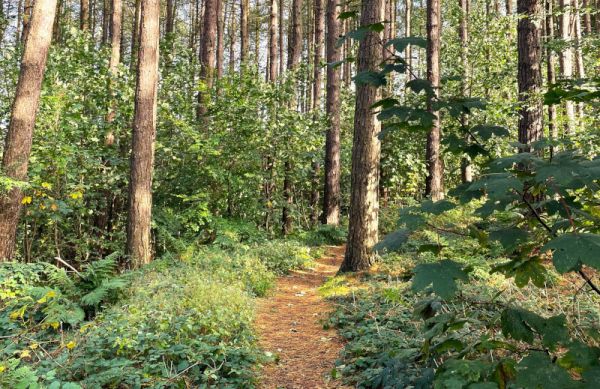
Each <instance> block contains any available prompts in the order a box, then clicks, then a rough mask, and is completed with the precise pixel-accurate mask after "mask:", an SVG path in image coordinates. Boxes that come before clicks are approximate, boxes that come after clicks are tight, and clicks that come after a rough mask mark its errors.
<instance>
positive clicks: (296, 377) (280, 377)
mask: <svg viewBox="0 0 600 389" xmlns="http://www.w3.org/2000/svg"><path fill="white" fill-rule="evenodd" d="M343 256H344V248H343V247H330V248H328V250H327V253H326V255H325V256H324V257H323V258H321V259H319V260H318V261H317V263H316V266H315V268H314V269H311V270H305V271H295V272H293V273H291V274H289V275H288V276H284V277H281V278H279V279H278V281H277V287H276V290H275V294H274V295H273V296H271V297H269V298H266V299H262V300H261V301H260V302H259V304H258V314H257V317H256V329H257V331H258V334H259V344H260V346H261V347H262V348H263V349H264V350H266V351H270V352H272V353H273V354H274V355H277V356H278V357H279V360H278V362H277V363H272V364H269V365H267V366H265V367H264V369H263V371H262V374H261V385H260V387H261V388H269V389H272V388H286V389H292V388H293V389H297V388H298V389H299V388H302V389H304V388H310V389H313V388H343V387H344V386H343V385H341V383H340V382H337V381H333V380H331V378H330V377H329V373H330V371H331V369H332V368H333V367H334V362H335V360H336V358H337V357H338V353H339V352H340V350H341V349H342V342H341V340H340V338H339V337H338V336H337V334H336V332H335V330H325V329H323V324H322V323H323V321H324V320H325V319H326V318H327V315H328V313H329V312H330V311H331V310H332V307H331V306H330V304H329V303H328V302H327V301H326V300H324V299H323V298H322V297H321V296H319V295H318V293H317V290H318V288H319V286H321V285H322V284H323V283H324V282H325V281H326V280H327V278H328V277H331V276H333V275H335V273H336V272H337V270H338V268H339V265H340V263H341V262H342V259H343Z"/></svg>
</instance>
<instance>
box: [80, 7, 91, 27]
mask: <svg viewBox="0 0 600 389" xmlns="http://www.w3.org/2000/svg"><path fill="white" fill-rule="evenodd" d="M79 7H80V10H79V28H80V29H81V30H82V31H88V30H89V29H90V0H81V2H80V5H79Z"/></svg>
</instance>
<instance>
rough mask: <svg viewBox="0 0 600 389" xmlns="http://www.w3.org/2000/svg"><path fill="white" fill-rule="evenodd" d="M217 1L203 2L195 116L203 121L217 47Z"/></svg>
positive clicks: (211, 82) (207, 0)
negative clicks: (198, 82) (198, 89)
mask: <svg viewBox="0 0 600 389" xmlns="http://www.w3.org/2000/svg"><path fill="white" fill-rule="evenodd" d="M218 2H219V0H205V2H204V20H203V23H202V39H201V40H200V81H201V82H202V86H201V90H200V92H198V108H197V111H196V116H197V118H198V119H203V118H204V117H205V115H206V112H207V111H208V99H209V96H210V90H211V88H212V85H213V78H214V73H215V50H216V46H217V24H218V4H217V3H218Z"/></svg>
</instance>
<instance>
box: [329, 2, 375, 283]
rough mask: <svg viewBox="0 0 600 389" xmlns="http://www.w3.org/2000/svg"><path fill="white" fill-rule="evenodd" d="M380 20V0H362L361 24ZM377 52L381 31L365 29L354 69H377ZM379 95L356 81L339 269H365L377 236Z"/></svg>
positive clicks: (369, 263) (370, 262) (369, 86)
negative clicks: (346, 215) (376, 110)
mask: <svg viewBox="0 0 600 389" xmlns="http://www.w3.org/2000/svg"><path fill="white" fill-rule="evenodd" d="M382 20H383V0H363V2H362V12H361V26H369V25H372V24H374V23H379V22H381V21H382ZM381 54H382V50H381V34H380V33H376V32H374V31H369V32H367V33H366V36H365V38H364V39H363V40H361V42H360V45H359V50H358V64H357V65H358V68H357V72H359V73H360V72H366V71H376V70H378V67H379V64H380V63H381V60H382V56H381ZM379 97H380V93H379V88H377V87H375V86H373V85H370V84H364V83H360V84H357V85H356V108H355V115H354V140H353V147H352V176H351V193H350V219H349V229H348V243H347V246H346V254H345V256H344V262H343V263H342V265H341V267H340V271H359V270H365V269H367V268H369V267H370V266H371V265H372V264H373V260H374V254H373V252H372V250H373V246H374V245H375V243H377V239H378V212H379V198H378V188H379V157H380V148H381V145H380V142H379V138H378V135H379V132H380V130H381V123H380V122H379V120H378V119H377V117H376V115H375V113H374V112H373V110H372V109H371V106H372V105H373V104H374V103H375V102H377V100H378V99H379Z"/></svg>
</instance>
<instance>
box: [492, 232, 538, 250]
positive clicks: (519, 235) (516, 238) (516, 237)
mask: <svg viewBox="0 0 600 389" xmlns="http://www.w3.org/2000/svg"><path fill="white" fill-rule="evenodd" d="M528 236H529V234H528V232H527V231H525V230H523V229H521V228H518V227H510V228H503V229H501V230H496V231H492V232H490V239H491V240H495V241H498V242H500V244H501V245H502V247H504V250H505V251H506V252H507V253H512V252H513V251H514V250H515V249H516V248H517V247H518V246H519V245H520V244H521V243H523V242H526V241H527V237H528Z"/></svg>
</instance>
